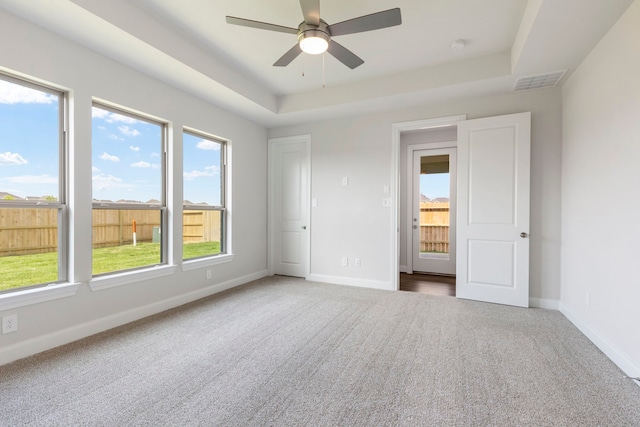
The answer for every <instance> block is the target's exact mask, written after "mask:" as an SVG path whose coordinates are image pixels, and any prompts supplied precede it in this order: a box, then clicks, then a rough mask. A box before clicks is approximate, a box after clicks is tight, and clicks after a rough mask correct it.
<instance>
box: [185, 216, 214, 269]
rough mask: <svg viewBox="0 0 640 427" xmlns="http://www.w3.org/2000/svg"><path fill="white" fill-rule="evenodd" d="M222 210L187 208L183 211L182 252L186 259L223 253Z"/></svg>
mask: <svg viewBox="0 0 640 427" xmlns="http://www.w3.org/2000/svg"><path fill="white" fill-rule="evenodd" d="M222 215H223V213H222V212H221V211H213V210H206V211H196V210H185V211H183V213H182V236H183V245H182V252H183V258H184V259H190V258H198V257H203V256H210V255H218V254H220V253H222V246H221V239H220V237H221V230H222Z"/></svg>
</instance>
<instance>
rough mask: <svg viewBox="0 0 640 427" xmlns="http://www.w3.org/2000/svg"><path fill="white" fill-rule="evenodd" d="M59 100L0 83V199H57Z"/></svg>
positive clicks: (47, 94)
mask: <svg viewBox="0 0 640 427" xmlns="http://www.w3.org/2000/svg"><path fill="white" fill-rule="evenodd" d="M59 151H60V97H59V96H58V95H52V94H50V93H47V92H43V91H39V90H36V89H31V88H29V87H25V86H22V85H18V84H15V83H11V82H8V81H4V80H0V199H2V200H3V201H12V200H15V201H25V200H36V201H37V200H59V198H60V190H59V188H60V187H59V179H60V178H59V176H60V171H59V169H60V160H59Z"/></svg>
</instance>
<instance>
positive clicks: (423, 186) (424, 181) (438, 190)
mask: <svg viewBox="0 0 640 427" xmlns="http://www.w3.org/2000/svg"><path fill="white" fill-rule="evenodd" d="M420 194H424V195H425V196H427V197H428V198H430V199H435V198H436V197H449V174H448V173H432V174H424V175H420Z"/></svg>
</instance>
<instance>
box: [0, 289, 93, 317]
mask: <svg viewBox="0 0 640 427" xmlns="http://www.w3.org/2000/svg"><path fill="white" fill-rule="evenodd" d="M79 286H80V283H53V284H51V285H48V286H42V287H39V288H31V289H24V290H21V291H20V290H17V291H15V292H10V293H5V294H0V311H5V310H12V309H14V308H18V307H24V306H27V305H32V304H38V303H41V302H47V301H52V300H55V299H60V298H66V297H72V296H74V295H75V294H76V292H77V291H78V287H79Z"/></svg>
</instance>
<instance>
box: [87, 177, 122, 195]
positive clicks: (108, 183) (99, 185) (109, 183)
mask: <svg viewBox="0 0 640 427" xmlns="http://www.w3.org/2000/svg"><path fill="white" fill-rule="evenodd" d="M91 179H92V181H93V189H94V190H97V191H99V190H113V189H115V188H123V187H128V186H127V185H124V186H123V185H122V179H120V178H118V177H115V176H113V175H104V174H99V175H93V176H92V177H91Z"/></svg>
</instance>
